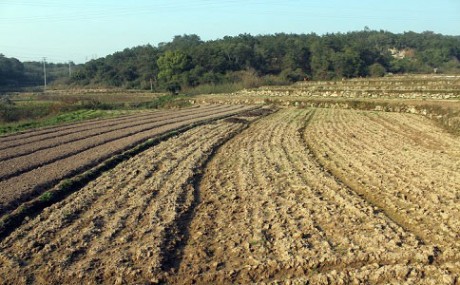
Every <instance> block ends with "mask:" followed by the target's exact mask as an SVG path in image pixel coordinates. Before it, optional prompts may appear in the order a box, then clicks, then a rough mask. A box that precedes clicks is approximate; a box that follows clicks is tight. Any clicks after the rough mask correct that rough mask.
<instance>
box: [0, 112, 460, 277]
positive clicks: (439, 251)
mask: <svg viewBox="0 0 460 285" xmlns="http://www.w3.org/2000/svg"><path fill="white" fill-rule="evenodd" d="M223 117H226V118H223ZM197 122H202V123H201V124H200V125H198V126H194V127H190V128H188V129H187V130H183V131H179V132H178V133H177V134H176V135H174V136H172V137H170V138H168V139H165V140H163V141H162V142H159V143H158V144H156V145H154V146H152V147H150V148H148V149H147V150H145V151H142V152H140V153H139V154H137V155H135V156H133V157H132V158H130V159H127V160H125V161H123V162H121V163H119V164H118V165H117V166H115V167H114V168H112V169H110V170H107V171H105V172H104V173H102V174H101V175H100V176H99V177H97V178H96V179H94V180H92V181H91V182H89V183H88V184H87V185H86V186H84V187H82V188H81V189H78V190H77V191H75V192H74V193H73V194H71V195H69V196H68V197H66V198H65V199H63V200H61V201H59V202H57V203H54V204H53V205H51V206H49V207H47V208H45V209H43V210H41V211H39V212H37V213H36V214H35V215H34V216H33V217H30V218H27V219H25V220H24V222H23V223H22V225H18V226H17V228H15V229H14V230H12V231H11V233H9V234H8V235H7V236H6V237H5V238H3V240H2V241H1V243H0V280H3V281H4V282H3V283H5V284H158V283H160V284H251V283H258V284H284V283H291V284H389V283H390V284H400V283H409V284H458V282H459V278H460V270H459V268H460V253H459V252H460V242H459V240H460V224H459V222H458V221H459V218H460V210H459V206H458V205H459V204H460V203H459V202H460V196H459V195H460V194H459V192H458V189H460V176H459V173H460V172H459V170H460V152H459V149H460V140H459V138H458V137H456V136H454V135H451V134H449V133H447V132H446V131H445V130H443V129H441V128H440V127H439V126H438V125H436V124H435V123H434V122H433V121H430V120H429V119H426V118H423V117H421V116H417V115H410V114H398V113H383V112H369V111H355V110H339V109H320V108H308V109H297V108H285V109H280V110H277V111H276V110H275V109H268V108H255V107H251V106H247V107H243V106H224V105H214V106H207V107H199V108H190V109H184V110H181V111H176V112H174V114H172V113H171V112H165V111H162V112H151V113H142V114H138V115H131V116H125V117H122V118H117V119H109V120H102V121H91V122H86V123H80V124H75V125H68V126H63V127H56V128H50V129H43V130H38V131H35V132H26V133H23V134H18V135H12V136H7V137H3V138H0V149H2V154H1V155H2V162H1V163H3V165H2V167H1V168H0V169H1V173H0V175H1V177H3V178H2V182H1V183H3V184H0V186H1V187H3V188H1V189H2V191H1V193H2V194H1V195H2V196H1V199H2V200H1V202H2V203H3V213H4V214H5V215H7V214H8V213H9V212H10V211H11V209H14V208H15V207H16V206H17V205H20V204H21V202H22V201H27V200H29V199H31V198H32V197H37V195H38V194H37V193H41V192H42V191H43V189H45V188H46V187H48V188H49V187H51V185H54V184H56V183H58V182H59V181H61V180H62V179H64V178H67V177H72V176H73V175H75V173H77V172H78V173H80V172H82V171H84V170H85V169H90V168H91V167H93V166H94V165H96V164H97V163H100V162H102V161H104V160H105V159H107V158H109V157H111V156H113V155H115V154H117V153H121V152H123V151H125V150H128V149H130V148H132V147H134V146H136V145H138V144H139V143H141V142H143V141H145V140H147V139H148V138H151V137H155V136H157V135H159V134H162V133H166V132H170V131H173V130H180V129H181V128H182V127H184V126H186V125H190V124H193V123H197ZM13 141H16V142H17V143H16V144H13V143H12V142H13ZM6 150H8V152H6ZM8 161H10V163H7V162H8ZM27 162H28V163H27ZM6 165H8V168H5V166H6ZM8 183H9V184H8ZM2 185H3V186H2Z"/></svg>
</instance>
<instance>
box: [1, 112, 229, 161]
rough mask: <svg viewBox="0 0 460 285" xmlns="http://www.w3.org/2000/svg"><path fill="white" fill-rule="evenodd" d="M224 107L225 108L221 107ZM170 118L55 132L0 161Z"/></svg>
mask: <svg viewBox="0 0 460 285" xmlns="http://www.w3.org/2000/svg"><path fill="white" fill-rule="evenodd" d="M222 107H225V106H222ZM211 108H214V109H215V110H216V111H217V110H218V108H216V107H212V106H211V107H208V108H206V107H203V108H200V111H201V112H204V111H205V110H206V109H211ZM195 112H196V109H192V110H183V111H177V112H175V114H174V115H175V118H180V117H183V116H185V115H187V114H191V113H195ZM170 116H171V113H153V114H152V115H150V116H143V117H142V118H134V119H133V118H129V119H127V120H123V121H118V122H116V123H109V124H101V125H94V126H93V127H92V128H88V127H85V128H84V129H77V130H74V129H73V131H72V132H70V133H67V132H63V133H61V132H57V133H53V134H52V135H51V136H50V135H45V136H39V137H36V139H37V140H33V141H30V142H24V143H20V144H16V145H12V146H10V147H9V148H8V149H6V150H5V149H4V150H2V152H1V153H0V160H7V159H12V158H16V157H19V156H24V155H27V154H31V153H34V152H37V151H39V150H43V149H48V148H52V147H56V146H59V145H62V144H68V143H73V142H76V141H79V140H83V139H89V138H91V137H95V136H100V135H103V134H106V133H110V132H113V131H121V130H124V129H129V128H133V127H136V126H141V125H145V124H147V123H153V122H159V121H161V120H162V119H164V118H168V117H170Z"/></svg>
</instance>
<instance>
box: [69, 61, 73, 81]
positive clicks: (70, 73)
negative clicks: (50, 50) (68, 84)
mask: <svg viewBox="0 0 460 285" xmlns="http://www.w3.org/2000/svg"><path fill="white" fill-rule="evenodd" d="M71 64H72V61H71V60H69V78H70V77H72V67H71Z"/></svg>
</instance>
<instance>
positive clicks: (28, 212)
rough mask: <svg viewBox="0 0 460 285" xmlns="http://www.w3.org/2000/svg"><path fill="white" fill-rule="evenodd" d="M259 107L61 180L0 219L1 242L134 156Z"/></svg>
mask: <svg viewBox="0 0 460 285" xmlns="http://www.w3.org/2000/svg"><path fill="white" fill-rule="evenodd" d="M260 108H261V107H260V106H257V107H254V108H253V109H249V110H241V111H238V112H235V113H232V114H228V115H224V116H220V117H218V118H212V119H207V120H202V121H198V122H195V123H191V124H188V125H186V126H184V127H181V128H178V129H176V130H173V131H170V132H167V133H165V134H162V135H159V136H156V137H155V138H151V139H148V140H146V141H145V142H143V143H140V144H138V145H137V146H135V147H133V148H131V149H128V150H126V151H124V152H122V153H121V154H118V155H115V156H112V157H111V158H109V159H107V160H105V161H103V162H101V163H100V164H98V165H97V166H95V167H93V168H90V169H88V170H86V171H85V172H83V173H81V174H78V175H75V176H73V177H70V178H67V179H64V180H62V181H61V182H60V183H59V184H58V185H56V186H54V187H53V188H52V189H50V190H48V191H46V192H44V193H42V194H41V195H40V196H39V197H36V198H34V199H33V200H31V201H28V202H24V203H22V204H21V205H20V206H19V207H18V208H16V209H15V210H13V211H12V212H10V213H7V214H5V215H4V216H3V217H2V218H1V220H0V241H1V240H3V239H4V238H5V237H7V236H8V235H9V234H10V233H11V232H13V231H14V230H15V229H16V228H17V227H19V226H20V225H21V224H22V223H23V221H24V220H26V218H33V217H35V216H36V215H38V214H39V213H40V212H41V211H42V210H43V209H44V208H46V207H49V206H51V205H53V204H55V203H58V202H60V201H62V200H64V199H65V198H66V197H68V196H69V195H70V194H72V193H74V192H77V191H78V190H80V189H81V188H83V187H84V186H86V185H87V184H88V183H89V182H90V181H92V180H94V179H96V178H97V177H99V176H101V175H102V174H103V173H104V172H106V171H108V170H111V169H113V168H114V167H116V166H117V165H118V164H120V163H122V162H124V161H126V160H128V159H130V158H131V157H134V156H135V155H137V154H139V153H141V152H143V151H145V150H147V149H149V148H151V147H153V146H155V145H157V144H159V143H161V142H163V141H166V140H168V139H169V138H171V137H173V136H176V135H179V134H181V133H183V132H186V131H188V130H190V129H192V128H195V127H197V126H201V125H205V124H208V123H211V122H214V121H217V120H222V119H226V118H230V117H232V116H236V115H238V114H239V113H244V112H248V111H254V110H256V109H260Z"/></svg>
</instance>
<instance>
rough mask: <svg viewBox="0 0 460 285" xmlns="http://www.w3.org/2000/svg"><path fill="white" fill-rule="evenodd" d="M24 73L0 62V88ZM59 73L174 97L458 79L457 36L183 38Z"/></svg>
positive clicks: (28, 75) (33, 75)
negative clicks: (438, 76)
mask: <svg viewBox="0 0 460 285" xmlns="http://www.w3.org/2000/svg"><path fill="white" fill-rule="evenodd" d="M28 65H29V67H28V66H27V64H23V63H20V62H19V61H17V60H15V59H8V58H5V57H0V85H5V84H12V83H13V82H15V81H16V82H18V85H23V84H22V83H21V82H24V83H33V84H36V82H37V80H38V78H40V76H39V75H38V74H39V73H40V72H39V71H38V69H37V68H38V67H37V66H36V64H35V65H34V64H33V63H29V64H28ZM50 68H51V67H50ZM62 68H65V66H58V65H56V66H55V69H56V70H61V71H60V72H55V75H54V77H52V78H50V82H53V81H54V82H60V83H65V84H70V85H77V86H92V87H95V86H96V87H97V86H103V87H122V88H136V89H149V88H151V87H152V88H154V89H155V90H170V91H173V92H174V91H178V90H180V89H182V90H184V89H188V88H191V87H196V86H199V85H218V84H232V83H243V85H244V86H245V87H251V86H254V85H260V84H284V83H290V82H294V81H298V80H304V79H307V78H308V79H335V78H353V77H367V76H373V77H375V76H383V75H385V74H387V73H395V74H398V73H432V72H440V73H441V72H442V73H460V36H445V35H441V34H435V33H433V32H423V33H415V32H406V33H403V34H394V33H390V32H387V31H370V30H365V31H357V32H350V33H333V34H326V35H322V36H319V35H316V34H274V35H258V36H252V35H249V34H241V35H239V36H235V37H224V38H223V39H219V40H212V41H202V40H201V39H200V37H199V36H197V35H182V36H175V37H174V39H173V40H172V41H171V42H168V43H161V44H159V45H158V46H151V45H145V46H138V47H133V48H127V49H125V50H123V51H120V52H116V53H114V54H111V55H108V56H106V57H104V58H99V59H95V60H91V61H89V62H87V63H85V64H83V65H80V66H77V67H75V68H74V72H73V73H72V76H71V77H69V75H68V73H66V71H63V69H62ZM31 70H35V72H31ZM25 85H27V84H25Z"/></svg>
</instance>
